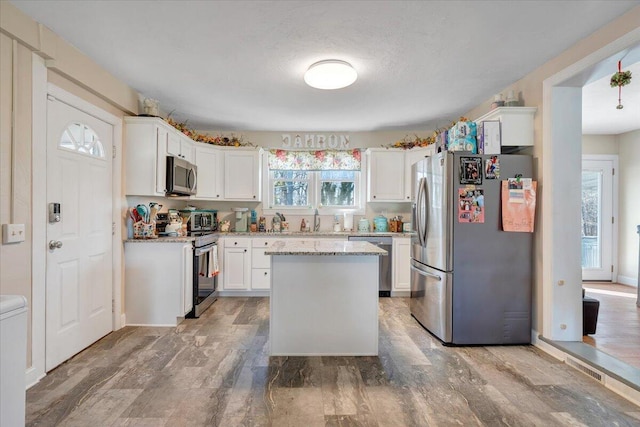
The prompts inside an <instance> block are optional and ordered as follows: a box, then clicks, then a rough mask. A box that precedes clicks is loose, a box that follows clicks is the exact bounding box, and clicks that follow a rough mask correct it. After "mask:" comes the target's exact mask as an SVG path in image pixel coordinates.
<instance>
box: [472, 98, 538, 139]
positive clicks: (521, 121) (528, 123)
mask: <svg viewBox="0 0 640 427" xmlns="http://www.w3.org/2000/svg"><path fill="white" fill-rule="evenodd" d="M537 110H538V109H537V108H536V107H498V108H495V109H493V110H491V111H489V112H488V113H487V114H485V115H484V116H482V117H478V118H477V119H476V120H475V122H476V123H478V124H480V122H484V121H490V120H498V121H500V128H501V129H500V134H501V137H500V139H501V146H503V147H527V146H532V145H533V116H534V115H535V114H536V111H537Z"/></svg>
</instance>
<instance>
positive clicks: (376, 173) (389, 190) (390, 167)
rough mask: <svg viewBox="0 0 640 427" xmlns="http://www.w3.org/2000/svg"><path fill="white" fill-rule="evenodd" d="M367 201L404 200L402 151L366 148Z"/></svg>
mask: <svg viewBox="0 0 640 427" xmlns="http://www.w3.org/2000/svg"><path fill="white" fill-rule="evenodd" d="M367 155H368V158H367V162H368V167H367V171H368V179H367V183H368V187H367V188H368V191H367V200H368V201H369V202H401V201H404V182H405V177H404V169H405V168H404V151H401V150H387V149H384V148H383V149H369V150H367Z"/></svg>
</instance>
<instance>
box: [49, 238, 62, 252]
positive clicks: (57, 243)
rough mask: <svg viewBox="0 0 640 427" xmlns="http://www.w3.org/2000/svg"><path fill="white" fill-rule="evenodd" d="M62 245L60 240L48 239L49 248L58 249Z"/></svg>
mask: <svg viewBox="0 0 640 427" xmlns="http://www.w3.org/2000/svg"><path fill="white" fill-rule="evenodd" d="M61 247H62V242H61V241H60V240H50V241H49V249H51V250H54V249H60V248H61Z"/></svg>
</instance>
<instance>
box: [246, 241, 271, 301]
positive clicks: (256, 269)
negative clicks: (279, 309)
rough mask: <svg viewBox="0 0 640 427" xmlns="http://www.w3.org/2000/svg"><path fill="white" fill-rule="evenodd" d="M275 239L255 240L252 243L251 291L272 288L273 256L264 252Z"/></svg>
mask: <svg viewBox="0 0 640 427" xmlns="http://www.w3.org/2000/svg"><path fill="white" fill-rule="evenodd" d="M273 241H275V240H274V239H263V238H254V239H252V241H251V289H256V290H263V289H270V288H271V255H265V254H264V251H266V250H267V247H268V246H269V244H270V243H271V242H273Z"/></svg>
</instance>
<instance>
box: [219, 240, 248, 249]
mask: <svg viewBox="0 0 640 427" xmlns="http://www.w3.org/2000/svg"><path fill="white" fill-rule="evenodd" d="M224 247H225V248H249V247H251V239H249V238H246V237H238V238H233V237H227V238H225V239H224Z"/></svg>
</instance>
